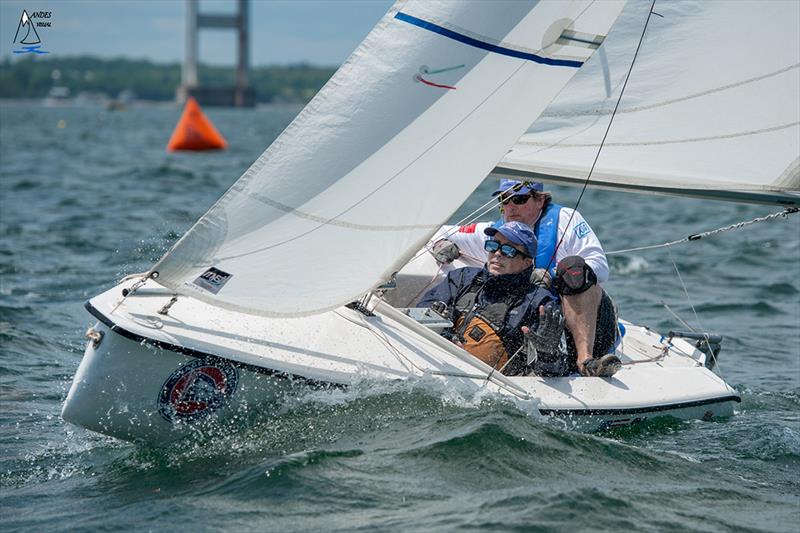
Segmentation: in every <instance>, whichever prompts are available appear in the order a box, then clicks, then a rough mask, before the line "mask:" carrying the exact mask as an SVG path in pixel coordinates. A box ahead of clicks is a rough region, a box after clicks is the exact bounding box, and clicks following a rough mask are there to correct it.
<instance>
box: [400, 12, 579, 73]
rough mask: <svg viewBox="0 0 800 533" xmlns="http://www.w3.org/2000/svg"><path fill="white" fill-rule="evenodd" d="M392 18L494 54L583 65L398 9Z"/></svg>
mask: <svg viewBox="0 0 800 533" xmlns="http://www.w3.org/2000/svg"><path fill="white" fill-rule="evenodd" d="M394 18H396V19H397V20H400V21H402V22H407V23H408V24H411V25H413V26H417V27H419V28H422V29H423V30H428V31H431V32H433V33H438V34H439V35H441V36H443V37H447V38H448V39H452V40H454V41H458V42H460V43H463V44H466V45H467V46H472V47H474V48H480V49H481V50H486V51H487V52H492V53H495V54H500V55H504V56H509V57H515V58H517V59H524V60H527V61H533V62H534V63H539V64H542V65H551V66H554V67H572V68H580V67H581V66H582V65H583V62H582V61H573V60H568V59H552V58H549V57H542V56H540V55H537V54H534V53H532V52H524V51H521V50H515V49H513V48H508V47H506V46H500V45H498V44H493V43H490V42H488V40H480V39H476V38H474V37H470V36H468V35H465V34H463V33H459V32H457V31H453V30H451V29H448V28H445V27H444V26H440V25H438V24H434V23H433V22H429V21H427V20H423V19H420V18H417V17H415V16H413V15H408V14H406V13H403V12H402V11H399V12H398V13H397V14H396V15H395V16H394Z"/></svg>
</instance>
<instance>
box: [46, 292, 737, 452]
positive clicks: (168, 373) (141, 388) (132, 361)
mask: <svg viewBox="0 0 800 533" xmlns="http://www.w3.org/2000/svg"><path fill="white" fill-rule="evenodd" d="M132 284H133V281H128V282H124V283H122V284H120V285H119V286H117V287H115V288H113V289H111V290H109V291H107V292H105V293H103V294H101V295H99V296H97V297H95V298H93V299H92V300H91V301H90V302H89V303H88V304H87V308H88V309H89V311H90V312H91V313H92V314H93V315H95V316H96V317H97V318H98V319H99V320H100V322H99V323H98V325H97V326H95V328H94V329H95V330H96V331H97V332H100V333H102V335H103V336H102V340H101V341H100V342H99V343H98V344H97V345H96V346H95V345H94V342H92V341H90V342H89V345H88V346H87V349H86V353H85V355H84V358H83V361H82V362H81V365H80V368H79V369H78V372H77V374H76V375H75V379H74V382H73V384H72V387H71V388H70V391H69V394H68V396H67V400H66V402H65V404H64V409H63V413H62V415H63V417H64V419H65V420H67V421H69V422H72V423H75V424H77V425H80V426H83V427H86V428H88V429H91V430H93V431H97V432H100V433H104V434H107V435H112V436H114V437H118V438H121V439H125V440H133V441H143V442H148V443H163V442H168V441H172V440H175V439H178V438H181V437H183V436H185V435H187V434H189V433H192V432H194V431H197V430H198V428H200V429H202V428H203V427H205V425H206V424H208V423H212V424H218V423H221V422H224V421H225V420H229V419H233V418H235V417H237V416H242V415H246V414H247V413H249V412H252V410H253V409H258V410H259V412H261V413H264V412H266V413H269V412H275V411H276V410H277V409H278V408H279V407H280V405H281V402H282V399H283V398H284V397H285V394H286V393H287V392H288V391H290V390H292V389H293V387H296V386H297V385H298V384H300V385H306V386H334V387H335V386H348V385H350V384H352V383H354V382H355V381H361V380H364V379H367V380H398V379H414V378H422V377H432V378H434V379H440V380H443V381H444V382H446V383H447V384H448V386H452V387H457V388H459V389H460V390H462V391H464V392H466V393H470V392H477V391H480V390H488V391H489V392H491V393H496V394H500V395H504V396H507V397H510V398H511V399H513V400H514V401H517V402H521V403H524V404H527V405H528V406H535V407H536V408H538V410H539V412H540V413H542V414H544V415H552V416H558V417H564V419H565V420H566V421H567V422H568V424H569V425H570V426H571V427H575V428H577V429H580V430H587V431H593V430H598V429H603V428H607V427H612V426H622V425H628V424H631V423H636V422H640V421H643V420H646V419H651V418H653V417H656V416H664V415H669V416H673V417H676V418H681V419H708V418H712V417H719V416H729V415H731V414H732V413H733V406H734V404H735V403H736V402H738V401H739V397H738V395H737V394H736V392H735V391H734V390H733V389H731V388H730V387H729V386H728V385H727V384H726V383H725V382H724V381H722V380H721V379H720V378H719V377H718V376H716V375H715V374H714V373H713V372H711V371H710V370H708V369H707V368H705V366H704V360H705V359H704V355H703V354H702V353H701V352H699V351H697V350H695V349H694V348H693V347H692V345H690V344H689V343H687V342H685V341H683V340H681V339H674V340H673V341H672V344H671V345H667V344H665V342H664V340H663V339H662V338H661V337H660V335H658V334H656V333H654V332H651V331H649V330H647V329H646V328H641V327H637V326H633V325H631V324H628V323H624V324H625V328H626V335H625V337H624V341H623V344H622V345H621V346H620V348H619V349H618V351H617V353H618V355H620V357H621V359H622V360H623V363H629V364H626V365H625V366H624V367H623V368H622V369H621V370H620V371H619V372H618V373H617V374H616V375H615V376H614V377H613V378H608V379H600V378H584V377H579V376H573V377H566V378H546V379H545V378H539V377H513V378H508V377H505V376H502V375H499V374H497V373H494V374H493V375H492V376H491V377H490V378H489V379H487V375H488V374H490V373H491V369H490V368H489V367H488V366H486V365H485V364H483V363H482V362H480V361H478V360H477V359H475V358H473V357H472V356H470V355H469V354H467V353H466V352H464V351H462V350H460V349H458V348H456V347H455V346H454V345H452V344H450V343H448V342H446V341H444V339H442V338H441V337H439V336H438V335H437V334H435V333H433V332H431V331H429V330H427V329H426V328H424V327H422V326H419V325H418V324H417V323H416V322H414V321H412V320H411V319H409V318H408V317H406V316H404V315H402V314H401V313H399V312H398V311H397V310H395V309H393V308H390V307H389V306H387V305H386V304H384V303H381V302H380V301H379V299H378V298H376V297H373V298H372V299H371V300H370V301H369V302H368V303H367V307H368V308H370V309H372V311H374V316H367V315H365V314H364V313H362V312H360V311H357V310H354V309H349V308H340V309H337V310H335V311H331V312H328V313H324V314H321V315H316V316H312V317H307V318H297V319H276V318H265V317H256V316H252V315H245V314H240V313H236V312H231V311H226V310H223V309H219V308H216V307H212V306H209V305H207V304H204V303H202V302H200V301H197V300H194V299H191V298H188V297H180V298H179V300H178V302H177V303H175V304H174V306H172V308H171V309H170V310H169V312H168V314H167V315H161V314H158V313H157V311H158V310H159V309H161V308H162V307H163V306H164V305H165V304H166V303H167V302H168V301H169V299H170V297H171V294H170V293H169V292H168V291H167V290H166V289H164V288H163V287H160V286H159V285H157V284H156V283H155V282H153V281H150V282H148V283H147V285H145V286H144V287H143V288H142V289H140V290H139V291H137V292H136V293H134V294H133V295H132V296H130V297H128V298H127V299H125V300H124V302H122V304H121V305H119V307H117V308H116V309H115V307H116V306H117V304H118V303H119V302H120V300H121V299H122V294H121V291H122V289H123V288H124V287H129V286H131V285H132ZM650 359H656V360H655V361H653V362H648V361H649V360H650ZM630 363H633V364H630Z"/></svg>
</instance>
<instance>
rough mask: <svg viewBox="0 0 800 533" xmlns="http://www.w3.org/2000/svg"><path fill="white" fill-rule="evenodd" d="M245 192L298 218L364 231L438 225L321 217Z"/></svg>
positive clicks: (396, 229) (250, 196) (425, 227)
mask: <svg viewBox="0 0 800 533" xmlns="http://www.w3.org/2000/svg"><path fill="white" fill-rule="evenodd" d="M245 194H246V196H248V197H249V198H252V199H253V200H256V201H258V202H261V203H263V204H265V205H268V206H270V207H274V208H275V209H278V210H280V211H283V212H285V213H288V214H290V215H294V216H296V217H298V218H304V219H306V220H311V221H313V222H321V223H323V224H326V225H329V226H339V227H342V228H348V229H358V230H365V231H401V230H409V229H434V228H438V227H439V225H438V224H404V225H394V226H389V225H379V224H357V223H355V222H347V221H343V220H333V219H330V218H327V217H321V216H318V215H313V214H311V213H307V212H305V211H300V210H299V209H295V208H293V207H291V206H288V205H286V204H282V203H281V202H278V201H276V200H273V199H271V198H268V197H266V196H263V195H261V194H258V193H252V192H251V193H245Z"/></svg>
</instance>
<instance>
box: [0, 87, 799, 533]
mask: <svg viewBox="0 0 800 533" xmlns="http://www.w3.org/2000/svg"><path fill="white" fill-rule="evenodd" d="M297 111H298V109H297V108H293V107H284V108H280V107H275V108H265V109H258V110H256V111H237V110H210V111H209V112H208V114H209V115H210V117H211V118H212V120H213V121H214V122H215V124H216V125H217V127H218V129H219V130H220V131H222V133H223V134H224V135H225V136H226V137H227V139H228V141H229V142H230V146H231V149H230V150H228V151H226V152H224V153H210V154H167V153H166V152H165V150H164V147H165V146H166V142H167V139H168V138H169V134H170V133H171V131H172V128H173V127H174V124H175V122H176V121H177V118H178V114H179V111H178V110H176V109H173V108H171V107H152V108H135V109H133V110H131V111H129V112H123V113H107V112H105V111H102V110H99V109H91V108H41V107H38V106H36V105H33V104H20V103H9V102H6V103H3V104H0V172H1V173H2V175H0V179H1V180H2V181H1V183H2V203H1V204H0V208H1V209H2V211H1V212H0V216H1V217H2V240H1V241H0V276H1V277H0V302H1V303H0V339H2V351H1V352H0V387H2V388H0V394H1V399H2V405H1V408H0V425H2V432H1V433H0V446H1V447H2V454H1V457H0V505H1V506H2V507H1V508H0V527H2V529H3V530H4V531H23V530H25V531H29V530H70V531H75V530H78V531H80V530H91V531H95V530H115V529H129V530H166V529H174V530H192V531H217V530H253V531H264V530H274V531H283V530H286V531H297V530H316V529H322V530H345V531H351V530H404V531H405V530H411V531H436V530H440V531H450V530H453V529H461V528H464V529H478V528H480V529H487V530H502V531H508V530H514V529H524V530H529V529H534V528H539V529H542V530H553V531H558V530H573V529H579V530H580V529H583V530H587V529H619V528H625V529H645V530H666V531H669V530H675V531H685V530H690V531H720V530H722V531H726V530H737V531H745V530H754V531H795V530H796V524H797V523H798V522H800V418H799V415H798V413H800V410H799V409H798V408H799V407H800V266H798V265H800V231H798V228H799V227H800V215H794V218H790V219H789V220H778V221H773V222H769V223H765V224H758V225H753V226H750V227H748V228H745V229H742V230H738V231H735V232H729V233H724V234H721V235H719V236H717V237H714V238H711V239H708V240H702V241H699V242H695V243H692V244H687V245H681V246H678V247H675V248H674V249H673V250H672V257H673V258H674V260H675V263H676V264H677V267H678V269H679V271H680V274H681V276H682V279H683V280H684V282H685V283H686V286H687V288H688V292H689V295H690V298H691V302H692V304H693V305H694V307H695V309H696V310H697V313H698V316H699V320H700V324H701V326H702V327H703V328H704V329H705V330H708V331H713V332H717V333H721V334H723V335H725V337H726V339H725V342H724V343H723V346H724V348H723V352H722V357H721V362H720V365H721V369H722V373H723V375H724V376H725V378H726V379H727V380H728V381H729V383H731V384H732V385H733V386H734V387H735V388H736V390H737V391H738V392H739V393H740V394H741V396H742V403H741V405H740V406H739V409H738V412H737V414H736V415H735V416H734V417H733V418H731V419H728V420H722V421H715V422H678V421H669V420H667V421H657V422H653V423H649V424H647V425H644V426H641V427H638V428H634V429H628V430H624V431H620V432H617V433H608V434H602V435H585V434H578V433H573V432H569V431H565V430H563V429H561V428H560V427H559V426H558V425H557V424H554V423H553V422H551V421H548V420H543V419H540V418H538V417H537V416H534V415H531V414H529V413H524V412H521V411H519V410H517V409H516V408H514V407H513V406H511V405H510V404H508V403H507V402H505V401H503V400H502V399H500V398H493V397H485V398H466V397H461V396H459V395H458V394H456V393H454V392H452V391H448V390H446V389H443V388H441V387H440V386H437V385H435V384H431V383H426V382H419V383H413V384H404V385H380V386H378V385H375V384H371V385H364V386H361V387H357V388H355V389H354V390H349V391H322V392H314V393H309V394H308V395H307V396H305V397H302V398H301V399H300V400H298V402H297V403H296V404H295V405H290V406H288V407H287V408H286V409H285V410H284V411H283V412H282V413H281V414H279V415H278V416H277V417H274V418H268V417H262V418H256V419H253V420H250V421H249V423H248V424H247V425H246V426H242V427H238V428H235V429H234V430H233V431H230V432H228V433H221V434H216V435H207V436H204V437H198V438H196V439H191V440H188V441H185V442H183V443H181V444H179V445H177V446H175V447H173V448H168V449H149V448H142V447H137V446H134V445H132V444H128V443H124V442H121V441H116V440H114V439H111V438H108V437H104V436H101V435H96V434H92V433H90V432H87V431H85V430H82V429H80V428H76V427H73V426H70V425H68V424H66V423H64V422H63V421H62V420H61V419H60V418H59V410H60V406H61V403H62V401H63V400H64V398H65V396H66V391H67V390H68V387H69V383H70V380H71V378H72V375H73V373H74V372H75V370H76V368H77V366H78V363H79V361H80V358H81V355H82V352H83V344H84V340H83V332H84V331H85V329H86V327H87V326H89V325H90V324H92V323H93V320H92V319H91V318H90V316H89V315H88V314H87V313H86V312H85V311H84V310H83V308H82V305H83V302H84V301H85V300H86V299H88V298H89V297H91V296H93V295H95V294H97V293H99V292H101V291H102V290H105V289H106V288H108V287H110V286H111V285H113V283H114V281H115V280H116V279H118V278H119V277H120V276H122V275H125V274H129V273H133V272H138V271H142V270H145V269H146V268H147V267H148V266H149V265H150V263H151V262H152V261H154V260H155V259H157V258H158V257H159V256H160V254H161V253H163V252H164V251H165V249H166V248H167V247H168V246H169V244H170V243H172V242H173V241H174V240H175V238H176V237H177V236H178V235H179V234H180V233H181V232H183V231H184V230H185V229H186V228H187V227H188V226H189V225H190V224H191V223H192V222H193V221H194V220H195V219H196V218H197V217H198V216H199V215H200V214H202V212H203V211H204V210H205V209H206V208H207V207H208V206H210V205H211V203H212V202H213V201H214V200H215V199H216V198H217V197H218V196H219V195H220V194H222V192H224V191H225V190H226V188H227V187H229V186H230V184H231V183H232V182H233V180H234V179H235V178H236V177H238V176H239V175H240V174H241V173H242V172H243V171H244V169H245V168H246V167H247V166H248V165H249V164H250V163H251V162H252V161H253V160H254V159H255V158H256V157H257V156H258V155H259V154H260V153H261V151H262V150H263V148H264V147H265V146H266V145H267V144H268V143H269V142H270V141H271V140H272V139H273V138H274V137H275V136H276V135H277V134H278V133H279V132H280V131H281V130H282V128H283V127H284V126H285V125H286V124H287V123H288V121H290V120H291V118H292V117H293V116H294V115H295V114H296V113H297ZM59 124H60V125H61V126H63V127H59ZM492 185H493V184H490V183H486V184H484V185H483V186H482V187H481V189H479V191H478V193H477V194H476V195H475V196H474V197H473V198H471V199H470V200H469V201H468V203H467V205H466V207H465V212H468V211H470V210H471V209H472V208H474V207H475V206H477V205H479V203H480V202H481V201H482V199H483V198H485V195H486V194H488V191H489V190H491V187H492ZM554 191H555V196H556V199H557V200H558V201H559V202H561V203H563V204H566V205H574V202H575V200H576V199H577V194H578V193H577V190H575V189H561V188H555V189H554ZM580 209H581V212H582V213H583V214H584V216H585V217H586V218H587V219H588V220H589V222H590V224H591V225H592V226H593V228H594V229H595V231H596V232H597V233H598V234H599V235H600V237H601V239H602V240H603V243H604V245H605V247H606V249H607V250H616V249H620V248H628V247H631V246H638V245H648V244H655V243H661V242H666V241H671V240H675V239H678V238H680V237H683V236H686V235H688V234H690V233H696V232H699V231H704V230H709V229H713V228H716V227H718V226H723V225H726V224H730V223H733V222H736V221H739V220H744V219H750V218H754V217H757V216H763V215H765V214H768V213H771V212H774V211H776V210H777V209H775V208H770V207H759V206H748V205H736V204H723V203H711V202H702V201H696V200H688V199H672V198H662V197H649V196H638V195H630V194H624V193H609V192H603V191H589V192H588V193H587V194H586V196H585V197H584V199H583V201H582V203H581V208H580ZM611 263H612V281H611V282H609V283H608V284H607V289H608V290H609V291H610V292H611V294H612V295H613V296H614V297H615V298H616V300H617V302H618V304H619V305H620V307H621V308H622V314H623V316H624V317H626V318H628V319H630V320H634V321H635V322H637V323H642V324H647V325H649V326H651V327H653V328H656V329H659V330H666V329H669V328H680V325H679V324H678V322H677V321H676V320H675V319H674V318H673V317H672V316H671V315H670V314H669V313H668V312H667V311H666V310H665V309H664V308H663V306H662V302H664V303H666V304H668V305H669V306H670V307H671V308H672V309H673V310H674V311H675V312H676V313H678V314H679V315H680V316H681V317H683V318H684V319H686V320H689V321H690V322H692V323H693V324H696V321H695V318H694V315H693V313H692V310H691V307H690V305H689V303H688V302H687V299H686V296H685V295H684V292H683V288H682V284H681V281H680V280H679V279H678V277H677V276H676V274H675V267H674V266H673V263H672V260H671V258H670V253H669V252H667V251H665V250H663V249H662V250H657V251H649V252H638V253H635V254H633V255H628V256H616V257H614V258H612V259H611Z"/></svg>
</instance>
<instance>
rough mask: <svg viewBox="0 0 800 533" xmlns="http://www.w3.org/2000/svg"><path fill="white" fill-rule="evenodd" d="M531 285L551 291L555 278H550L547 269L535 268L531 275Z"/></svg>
mask: <svg viewBox="0 0 800 533" xmlns="http://www.w3.org/2000/svg"><path fill="white" fill-rule="evenodd" d="M531 283H532V284H533V285H535V286H537V287H544V288H545V289H549V288H550V286H551V285H552V284H553V278H552V277H550V271H549V270H547V269H546V268H534V269H533V272H532V273H531Z"/></svg>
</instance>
